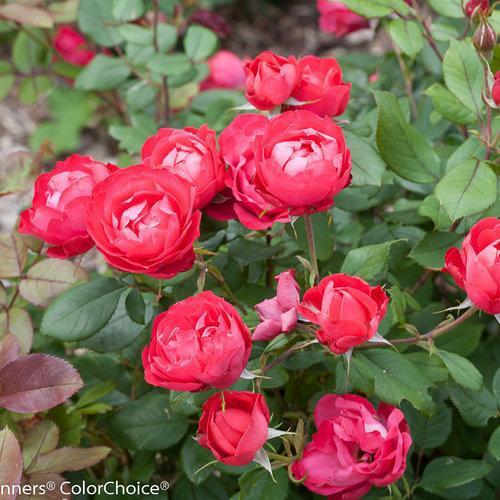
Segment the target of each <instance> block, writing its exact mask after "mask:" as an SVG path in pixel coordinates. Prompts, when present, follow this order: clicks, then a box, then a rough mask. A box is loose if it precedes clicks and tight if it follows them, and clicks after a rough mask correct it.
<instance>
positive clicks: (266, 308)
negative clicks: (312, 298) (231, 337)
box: [252, 269, 300, 340]
mask: <svg viewBox="0 0 500 500" xmlns="http://www.w3.org/2000/svg"><path fill="white" fill-rule="evenodd" d="M275 279H276V280H277V281H278V289H277V293H276V297H274V298H272V299H267V300H264V301H263V302H261V303H260V304H257V305H256V306H255V309H256V311H257V314H258V315H259V318H260V320H261V321H262V323H260V324H259V325H257V328H255V330H254V332H253V335H252V340H271V339H273V338H274V337H277V336H278V335H279V334H280V333H282V332H284V333H288V332H291V331H292V330H293V329H294V328H295V325H296V324H297V305H298V303H299V301H300V295H299V291H300V287H299V285H298V283H297V282H296V281H295V269H288V270H287V271H283V272H282V273H281V274H279V275H278V276H276V277H275Z"/></svg>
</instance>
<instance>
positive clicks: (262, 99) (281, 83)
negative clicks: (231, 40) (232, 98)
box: [245, 51, 300, 110]
mask: <svg viewBox="0 0 500 500" xmlns="http://www.w3.org/2000/svg"><path fill="white" fill-rule="evenodd" d="M299 71H300V70H299V66H298V63H297V59H295V57H293V56H290V57H281V56H278V55H276V54H273V53H272V52H270V51H266V52H262V53H261V54H259V55H258V56H257V57H256V58H255V59H253V60H252V61H249V62H247V63H246V64H245V73H246V93H245V97H246V98H247V100H248V102H249V103H250V104H253V105H254V106H255V107H256V108H258V109H263V110H270V109H273V108H275V107H276V106H279V105H281V104H283V103H284V102H285V101H286V100H287V99H288V98H289V97H291V95H292V94H293V92H294V90H295V87H296V85H297V83H298V81H299Z"/></svg>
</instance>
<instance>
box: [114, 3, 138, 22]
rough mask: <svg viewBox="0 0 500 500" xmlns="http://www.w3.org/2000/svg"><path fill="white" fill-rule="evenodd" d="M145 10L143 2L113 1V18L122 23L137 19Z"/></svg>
mask: <svg viewBox="0 0 500 500" xmlns="http://www.w3.org/2000/svg"><path fill="white" fill-rule="evenodd" d="M144 10H145V7H144V1H143V0H113V17H114V18H115V19H116V20H117V21H120V22H126V21H132V20H134V19H137V18H139V17H141V16H142V15H143V14H144Z"/></svg>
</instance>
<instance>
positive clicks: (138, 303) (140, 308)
mask: <svg viewBox="0 0 500 500" xmlns="http://www.w3.org/2000/svg"><path fill="white" fill-rule="evenodd" d="M125 308H126V309H127V314H128V315H129V318H130V319H131V320H132V321H134V322H135V323H138V324H140V325H143V324H144V323H145V316H146V303H145V302H144V299H143V298H142V293H141V292H140V291H139V290H138V289H137V288H132V290H130V292H129V293H128V295H127V298H126V299H125Z"/></svg>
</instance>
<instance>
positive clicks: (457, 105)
mask: <svg viewBox="0 0 500 500" xmlns="http://www.w3.org/2000/svg"><path fill="white" fill-rule="evenodd" d="M425 94H426V95H428V96H429V97H430V98H431V99H432V104H434V108H435V109H436V111H437V112H438V113H439V114H440V115H442V116H444V117H445V118H446V119H447V120H450V121H451V122H453V123H458V124H459V125H470V124H472V123H475V122H476V116H475V115H474V113H473V112H472V111H470V110H469V109H468V108H466V107H465V106H464V105H463V103H462V102H461V101H459V100H458V99H457V98H456V97H455V95H454V94H452V93H451V92H450V91H449V90H448V89H447V88H446V87H444V86H443V85H441V84H440V83H433V84H432V85H431V86H430V87H429V88H428V89H427V90H426V91H425Z"/></svg>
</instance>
